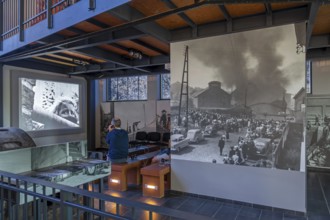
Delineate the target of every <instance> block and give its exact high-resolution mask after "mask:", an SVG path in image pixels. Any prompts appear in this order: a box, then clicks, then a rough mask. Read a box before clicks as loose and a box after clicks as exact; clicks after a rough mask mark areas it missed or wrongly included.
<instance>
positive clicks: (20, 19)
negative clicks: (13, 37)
mask: <svg viewBox="0 0 330 220" xmlns="http://www.w3.org/2000/svg"><path fill="white" fill-rule="evenodd" d="M17 1H18V11H19V13H18V22H19V23H18V27H19V41H24V0H17Z"/></svg>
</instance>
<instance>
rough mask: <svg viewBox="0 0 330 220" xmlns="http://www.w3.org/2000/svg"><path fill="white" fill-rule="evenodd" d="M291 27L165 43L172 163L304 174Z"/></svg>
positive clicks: (300, 88)
mask: <svg viewBox="0 0 330 220" xmlns="http://www.w3.org/2000/svg"><path fill="white" fill-rule="evenodd" d="M296 42H297V40H296V32H295V27H294V25H288V26H281V27H276V28H268V29H262V30H256V31H249V32H242V33H234V34H228V35H223V36H217V37H209V38H204V39H197V40H191V41H185V42H177V43H172V44H171V60H172V62H171V131H172V137H171V148H172V159H182V160H192V161H201V162H209V163H219V164H228V165H229V164H230V165H242V166H251V167H264V168H275V169H285V170H296V171H301V170H303V169H304V163H305V159H304V158H305V152H304V146H305V145H304V144H305V143H304V126H303V124H304V111H305V108H304V105H303V104H304V103H303V102H302V100H304V97H305V89H304V87H305V54H302V53H301V54H298V53H297V52H296Z"/></svg>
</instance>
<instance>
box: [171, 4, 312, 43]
mask: <svg viewBox="0 0 330 220" xmlns="http://www.w3.org/2000/svg"><path fill="white" fill-rule="evenodd" d="M307 19H308V9H307V7H306V6H302V7H298V8H293V9H288V10H282V11H274V12H273V16H272V25H271V26H268V25H267V22H266V15H265V14H259V15H254V16H248V17H242V18H235V19H232V22H233V30H232V31H233V32H240V31H249V30H256V29H261V28H266V27H273V26H279V25H286V24H292V23H297V22H303V21H306V20H307ZM226 27H227V23H226V22H225V21H221V22H215V23H211V24H204V25H199V26H198V29H199V30H198V33H199V36H198V37H193V34H192V32H191V30H190V28H183V29H179V30H174V31H172V32H171V33H172V42H175V41H182V40H191V39H196V38H201V37H210V36H217V35H223V34H228V32H227V28H226Z"/></svg>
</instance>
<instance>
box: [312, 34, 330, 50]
mask: <svg viewBox="0 0 330 220" xmlns="http://www.w3.org/2000/svg"><path fill="white" fill-rule="evenodd" d="M324 47H330V34H324V35H318V36H312V37H311V38H310V40H309V47H308V49H315V48H324Z"/></svg>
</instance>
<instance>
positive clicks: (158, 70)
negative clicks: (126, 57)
mask: <svg viewBox="0 0 330 220" xmlns="http://www.w3.org/2000/svg"><path fill="white" fill-rule="evenodd" d="M163 73H169V71H168V70H166V69H165V68H164V67H163V66H157V67H154V68H152V67H151V68H150V71H149V73H145V72H141V71H136V70H131V69H126V70H114V71H108V72H102V73H99V74H96V75H95V76H93V78H97V79H103V78H109V77H129V76H146V75H155V74H163ZM87 77H89V75H87Z"/></svg>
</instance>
